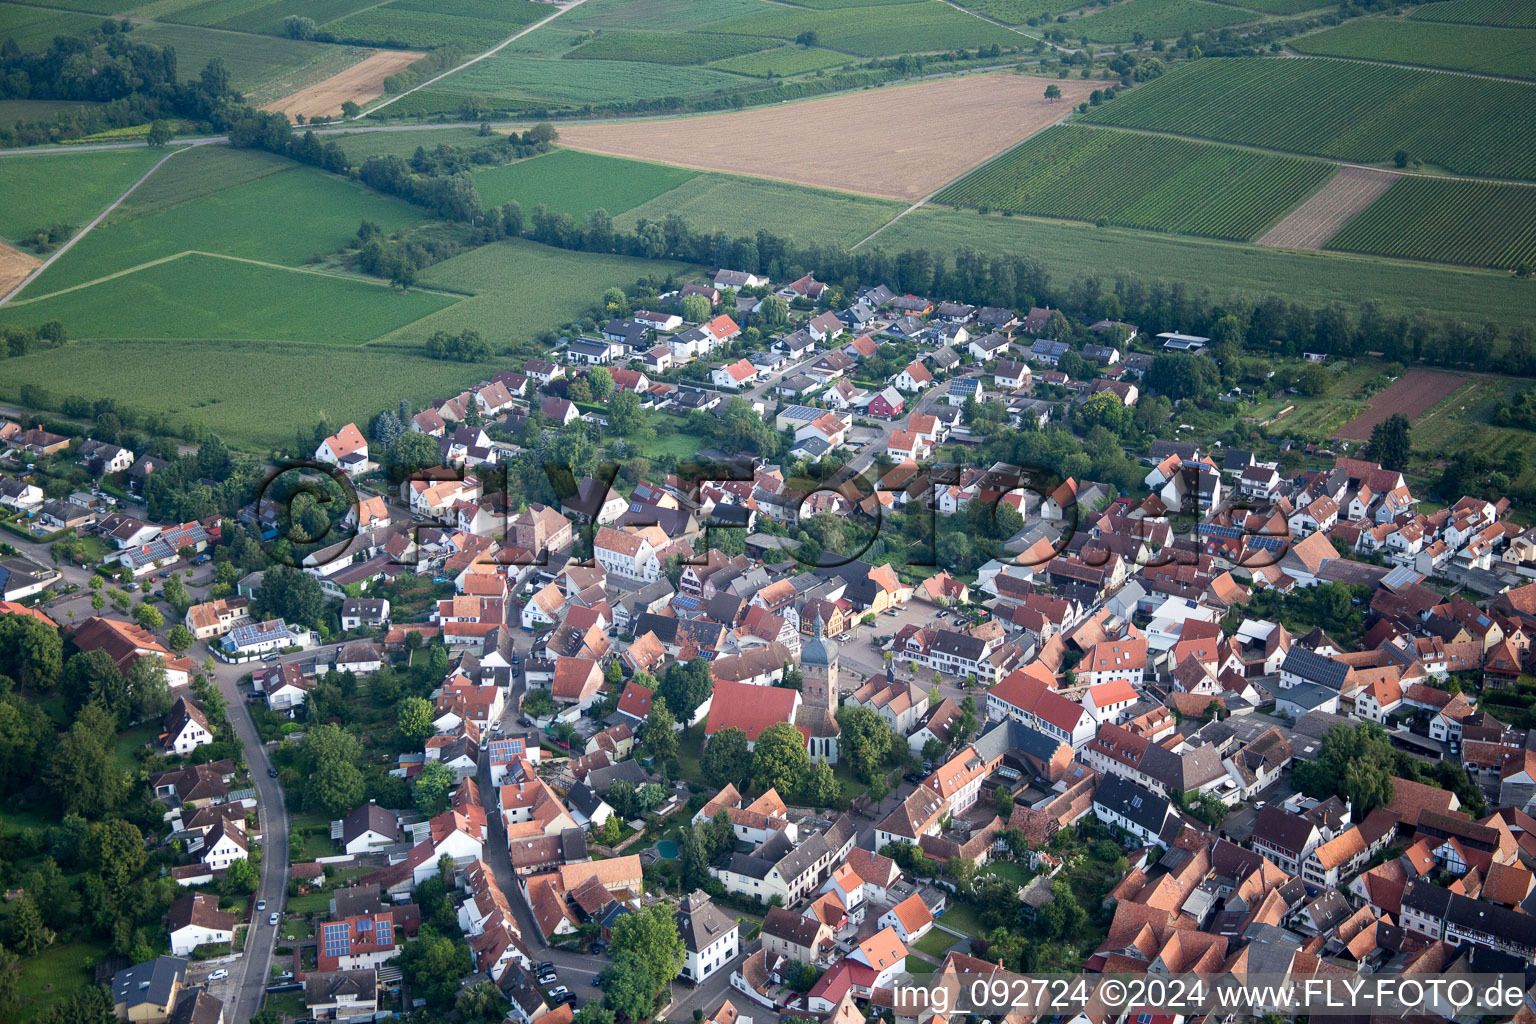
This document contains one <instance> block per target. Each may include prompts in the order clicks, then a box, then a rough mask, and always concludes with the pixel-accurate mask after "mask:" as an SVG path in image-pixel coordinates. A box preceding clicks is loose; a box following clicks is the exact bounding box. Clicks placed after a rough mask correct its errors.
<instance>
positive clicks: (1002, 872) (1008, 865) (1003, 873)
mask: <svg viewBox="0 0 1536 1024" xmlns="http://www.w3.org/2000/svg"><path fill="white" fill-rule="evenodd" d="M981 873H982V874H983V875H992V876H994V877H997V878H1001V879H1002V880H1003V881H1005V882H1012V883H1013V884H1014V885H1023V884H1024V883H1025V882H1026V881H1028V880H1029V872H1028V871H1026V870H1025V869H1024V866H1023V865H1022V864H1016V863H1014V862H1013V861H1011V860H995V861H993V862H992V863H991V864H988V865H987V866H986V867H984V868H982V869H981Z"/></svg>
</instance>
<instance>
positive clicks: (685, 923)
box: [672, 889, 736, 953]
mask: <svg viewBox="0 0 1536 1024" xmlns="http://www.w3.org/2000/svg"><path fill="white" fill-rule="evenodd" d="M672 920H674V921H676V922H677V931H678V934H680V935H681V936H682V937H683V946H684V947H685V948H687V950H688V951H689V952H690V953H699V952H702V951H703V950H706V949H708V948H709V947H710V946H712V945H713V944H714V943H716V942H718V941H720V938H721V936H723V935H726V934H728V933H729V932H730V931H731V930H732V929H734V928H735V927H736V922H735V921H733V920H731V918H729V917H727V916H726V915H725V914H723V913H722V912H721V911H720V908H719V907H717V906H715V905H714V904H713V903H711V902H710V900H709V897H708V896H706V895H705V894H704V893H703V892H702V891H700V890H697V889H695V890H694V891H693V893H692V894H690V895H689V896H688V898H687V899H685V900H683V902H682V905H681V906H679V907H678V909H677V913H675V914H673V915H672Z"/></svg>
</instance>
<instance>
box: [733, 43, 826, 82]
mask: <svg viewBox="0 0 1536 1024" xmlns="http://www.w3.org/2000/svg"><path fill="white" fill-rule="evenodd" d="M853 59H854V58H852V57H850V56H848V54H846V53H837V52H835V51H833V50H823V49H821V48H820V47H816V46H777V47H774V48H773V49H772V50H759V51H757V52H756V53H747V54H743V55H742V56H740V57H728V58H726V59H725V60H717V61H715V62H714V63H713V64H711V65H710V67H712V68H719V69H720V70H721V71H734V72H736V73H737V74H739V75H752V76H753V77H754V78H768V77H770V76H773V75H777V76H778V77H780V78H783V77H785V76H787V75H799V74H803V73H805V72H807V71H820V70H822V69H823V68H835V67H837V66H838V65H839V64H847V63H850V62H851V61H852V60H853Z"/></svg>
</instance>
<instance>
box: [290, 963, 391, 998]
mask: <svg viewBox="0 0 1536 1024" xmlns="http://www.w3.org/2000/svg"><path fill="white" fill-rule="evenodd" d="M378 986H379V976H378V973H377V972H375V971H374V970H373V969H372V968H371V967H370V968H369V969H368V970H365V971H331V972H329V973H326V974H310V975H306V976H305V978H304V1004H305V1005H306V1006H325V1005H328V1004H330V1003H333V1002H335V1001H336V1000H337V999H338V998H339V997H341V996H352V997H354V998H357V999H361V1000H363V1001H365V1002H366V1001H367V1000H370V999H374V998H377V995H378Z"/></svg>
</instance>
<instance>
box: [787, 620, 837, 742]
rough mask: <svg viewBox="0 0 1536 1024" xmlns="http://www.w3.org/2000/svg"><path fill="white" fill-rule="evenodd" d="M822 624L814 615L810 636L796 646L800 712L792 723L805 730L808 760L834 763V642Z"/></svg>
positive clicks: (835, 705)
mask: <svg viewBox="0 0 1536 1024" xmlns="http://www.w3.org/2000/svg"><path fill="white" fill-rule="evenodd" d="M826 631H827V627H826V623H825V622H824V621H823V620H822V617H821V614H820V613H819V612H818V613H817V615H816V626H815V630H814V632H813V633H812V635H811V639H810V640H809V641H807V642H806V644H805V646H804V647H802V648H801V649H800V711H799V713H798V714H797V715H796V716H795V717H796V723H795V724H797V725H799V726H802V727H804V728H805V729H806V730H807V731H808V732H809V733H810V737H809V741H808V744H807V746H808V749H809V751H810V755H811V760H812V761H825V762H827V763H828V764H836V763H837V738H838V734H839V733H840V732H841V731H842V730H841V729H840V728H839V727H838V724H837V717H836V715H835V714H834V709H835V708H836V707H837V641H836V640H832V639H829V638H828V637H827V636H826V635H825V634H826Z"/></svg>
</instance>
